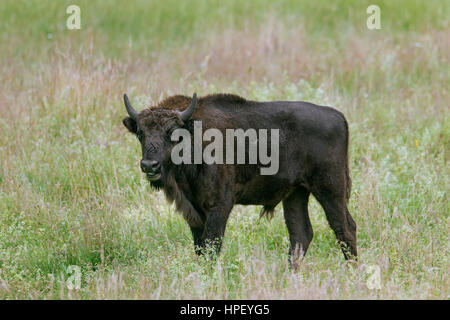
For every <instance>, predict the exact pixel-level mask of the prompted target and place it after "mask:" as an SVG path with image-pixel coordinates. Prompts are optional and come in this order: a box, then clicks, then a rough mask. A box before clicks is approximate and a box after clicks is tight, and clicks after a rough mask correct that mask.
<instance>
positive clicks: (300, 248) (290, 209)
mask: <svg viewBox="0 0 450 320" xmlns="http://www.w3.org/2000/svg"><path fill="white" fill-rule="evenodd" d="M308 199H309V191H308V190H306V189H305V188H301V187H300V188H298V189H296V190H295V191H294V192H293V193H291V194H290V195H289V196H288V197H287V198H286V199H284V200H283V211H284V219H285V222H286V227H287V229H288V232H289V240H290V243H291V244H290V249H289V262H290V265H291V267H292V269H294V270H296V269H297V267H298V260H299V259H300V258H301V257H303V256H304V255H305V254H306V251H307V250H308V247H309V244H310V242H311V240H312V237H313V229H312V226H311V221H310V220H309V215H308Z"/></svg>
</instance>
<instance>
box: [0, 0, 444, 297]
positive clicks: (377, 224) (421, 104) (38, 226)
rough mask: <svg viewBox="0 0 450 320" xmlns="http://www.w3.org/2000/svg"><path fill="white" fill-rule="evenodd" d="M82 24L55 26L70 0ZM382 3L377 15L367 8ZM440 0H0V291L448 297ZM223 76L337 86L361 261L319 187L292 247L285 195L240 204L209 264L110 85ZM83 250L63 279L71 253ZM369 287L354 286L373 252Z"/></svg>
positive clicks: (143, 94)
mask: <svg viewBox="0 0 450 320" xmlns="http://www.w3.org/2000/svg"><path fill="white" fill-rule="evenodd" d="M72 3H74V4H77V5H79V6H80V8H81V23H82V25H81V27H82V28H81V30H77V31H71V30H67V29H66V19H67V17H68V15H67V14H66V7H67V6H68V5H69V4H72ZM369 4H377V5H379V6H380V8H381V24H382V29H381V30H374V31H370V30H368V29H367V28H366V19H367V16H368V15H367V14H366V8H367V6H368V5H369ZM449 6H450V4H449V2H448V1H437V0H436V1H375V0H372V1H300V0H299V1H265V0H258V1H201V0H195V1H186V2H182V1H174V0H169V1H69V2H68V1H10V0H6V1H5V0H3V1H1V3H0V59H1V64H0V298H2V299H18V298H21V299H59V298H62V299H71V298H77V299H87V298H98V299H103V298H121V299H122V298H125V299H134V298H150V299H159V298H166V299H175V298H177V299H179V298H188V299H206V298H210V299H212V298H226V299H230V298H234V299H241V298H248V299H259V298H269V299H285V298H290V299H303V298H308V299H315V298H320V299H339V298H342V299H348V298H353V299H361V298H368V299H380V298H381V299H401V298H407V299H410V298H419V299H448V297H449V281H448V273H449V262H448V257H449V242H448V230H449V216H448V212H449V205H448V201H447V191H448V180H449V179H448V176H449V172H448V166H447V158H448V152H449V151H448V150H449V145H450V125H449V119H448V114H449V112H448V110H449V106H448V104H449V101H450V96H449V80H450V75H449V70H450V69H449V56H450V47H449V45H450V43H449V39H450V26H449V18H448V17H449V16H450V10H449ZM193 91H196V92H198V93H199V94H200V95H204V94H208V93H214V92H232V93H236V94H240V95H242V96H244V97H246V98H249V99H256V100H273V99H292V100H294V99H295V100H307V101H310V102H313V103H318V104H327V105H331V106H333V107H335V108H337V109H339V110H341V111H343V112H344V113H345V115H346V116H347V118H348V121H349V124H350V131H351V145H350V166H351V174H352V178H353V191H352V195H351V199H350V202H349V206H350V211H351V213H352V215H353V217H354V218H355V220H356V222H357V225H358V246H359V254H360V261H359V263H358V264H356V265H353V264H352V265H348V264H347V263H345V261H344V259H343V257H342V254H341V252H340V251H339V250H338V247H337V245H336V243H335V237H334V234H333V233H332V231H331V229H330V228H329V227H328V224H327V222H326V219H325V217H324V213H323V211H322V209H321V208H320V206H319V205H318V204H317V202H316V201H315V200H314V199H311V202H310V215H311V219H312V224H313V228H314V232H315V234H314V239H313V242H312V245H311V247H310V250H309V251H308V254H307V256H306V259H304V260H303V262H302V263H301V268H300V270H299V272H297V273H291V272H290V271H289V268H288V265H287V249H288V237H287V231H286V228H285V225H284V221H283V217H282V212H281V206H279V207H277V210H276V212H277V214H276V216H275V218H274V219H273V220H272V221H270V222H268V221H265V220H261V221H259V220H258V211H259V208H258V207H241V206H238V207H236V208H235V209H234V210H233V212H232V215H231V218H230V220H229V224H228V227H227V231H226V236H225V243H224V247H223V251H222V255H221V256H220V258H219V260H218V261H217V264H216V265H214V267H211V265H210V262H208V261H205V260H204V259H203V258H200V259H198V258H197V257H196V256H195V254H194V252H193V247H192V240H191V235H190V231H189V229H188V226H187V225H186V224H185V222H184V221H183V220H182V218H181V216H180V215H178V214H177V213H176V212H175V211H174V208H173V207H171V206H168V205H167V203H166V202H165V200H164V196H163V195H162V194H161V193H158V192H155V191H152V190H150V188H149V186H148V183H147V182H146V181H145V179H144V177H143V176H142V175H141V173H140V172H139V168H138V161H139V159H140V149H139V146H138V142H137V141H136V139H135V138H134V137H132V136H131V135H130V134H127V132H126V130H125V128H124V127H123V126H122V124H121V120H122V118H123V117H124V116H125V111H124V108H123V105H122V102H121V95H122V94H123V93H124V92H127V93H128V94H129V96H130V97H131V98H132V100H133V103H134V104H135V105H136V106H137V107H139V108H144V107H146V106H148V105H150V104H152V103H155V102H157V101H158V100H159V99H161V98H162V97H165V96H168V95H171V94H175V93H183V94H188V95H190V94H192V92H193ZM70 265H76V266H78V267H80V268H81V272H82V277H81V280H82V282H81V288H80V289H78V290H69V289H68V288H67V283H66V282H67V279H68V278H70V276H72V275H73V274H72V273H71V271H70V270H68V266H70ZM369 265H377V266H379V267H380V270H381V289H379V290H370V289H368V288H367V286H366V280H367V276H368V275H367V273H366V270H367V266H369Z"/></svg>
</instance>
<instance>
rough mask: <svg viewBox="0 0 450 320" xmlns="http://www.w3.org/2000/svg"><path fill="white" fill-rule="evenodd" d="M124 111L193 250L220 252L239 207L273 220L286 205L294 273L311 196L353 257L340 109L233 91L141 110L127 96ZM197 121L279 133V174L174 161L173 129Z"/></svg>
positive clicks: (309, 234)
mask: <svg viewBox="0 0 450 320" xmlns="http://www.w3.org/2000/svg"><path fill="white" fill-rule="evenodd" d="M125 106H126V109H127V112H128V114H129V115H130V117H128V118H125V119H124V121H123V123H124V125H125V126H126V127H127V128H128V130H129V131H131V132H132V133H134V134H136V135H137V136H138V138H139V140H140V142H141V146H142V152H143V154H142V158H143V161H144V160H146V161H150V160H151V161H153V162H155V161H156V163H158V166H159V165H160V167H161V169H160V170H161V171H160V178H159V179H158V180H151V179H149V181H150V184H151V185H152V187H153V188H155V189H157V190H159V189H162V190H163V191H164V193H165V195H166V198H167V200H168V201H169V202H171V203H172V202H174V203H175V205H176V208H177V210H178V211H180V212H181V213H182V215H183V217H184V219H185V220H186V222H187V223H188V225H189V226H190V228H191V231H192V235H193V238H194V245H195V251H196V253H198V254H201V253H203V252H204V248H205V246H206V245H207V244H211V245H212V246H213V249H214V250H215V252H217V253H218V252H219V251H220V247H221V242H222V238H223V236H224V234H225V228H226V223H227V220H228V217H229V214H230V212H231V209H232V208H233V206H234V205H235V204H243V205H249V204H252V205H262V206H263V210H262V212H261V215H262V216H263V215H264V216H268V217H271V216H272V215H273V211H274V208H275V207H276V206H277V204H279V203H280V202H282V204H283V211H284V218H285V222H286V226H287V229H288V233H289V238H290V249H289V257H290V262H291V266H292V267H294V268H296V266H297V262H298V259H299V258H301V257H303V256H304V254H305V253H306V251H307V250H308V247H309V244H310V242H311V240H312V238H313V229H312V226H311V223H310V220H309V215H308V200H309V196H310V195H311V194H313V195H314V197H315V198H316V199H317V200H318V202H319V203H320V204H321V206H322V207H323V209H324V211H325V214H326V217H327V220H328V222H329V224H330V226H331V228H332V229H333V231H334V232H335V234H336V237H337V239H338V241H339V244H340V246H341V248H342V251H343V252H344V256H345V258H346V259H353V258H354V259H356V256H357V247H356V224H355V221H354V220H353V218H352V217H351V215H350V213H349V211H348V208H347V200H348V198H349V196H350V188H351V180H350V174H349V168H348V144H349V132H348V124H347V121H346V119H345V117H344V115H343V114H342V113H341V112H339V111H337V110H335V109H333V108H330V107H324V106H317V105H314V104H311V103H307V102H300V101H274V102H256V101H248V100H246V99H244V98H241V97H238V96H235V95H229V94H215V95H209V96H205V97H202V98H200V99H198V101H197V99H196V96H195V95H194V97H193V98H192V99H191V98H189V97H186V96H180V95H177V96H172V97H169V98H167V99H165V100H163V101H162V102H160V103H159V104H158V105H157V106H153V107H150V108H148V109H146V110H143V111H141V112H139V113H138V112H137V111H136V110H134V109H133V108H132V107H131V104H130V103H129V101H128V99H127V98H126V96H125ZM194 120H201V121H202V124H203V128H204V129H205V130H206V129H208V128H216V129H219V130H220V131H221V132H222V133H224V132H225V130H226V129H227V128H229V129H230V128H231V129H238V128H242V129H244V130H247V129H249V128H253V129H255V130H258V129H279V135H280V136H279V139H280V146H279V170H278V172H277V173H276V174H275V175H271V176H269V175H268V176H265V175H261V174H260V170H259V169H260V168H261V164H260V163H258V164H210V165H207V164H204V163H203V164H180V165H175V164H173V163H172V162H171V159H170V150H171V149H172V148H173V145H174V142H171V141H170V138H168V137H170V132H172V130H173V129H174V128H185V129H187V130H188V131H189V132H190V133H191V134H192V133H193V121H194ZM150 145H151V146H152V148H149V146H150ZM153 146H157V147H153ZM247 159H248V155H247ZM158 174H159V173H158Z"/></svg>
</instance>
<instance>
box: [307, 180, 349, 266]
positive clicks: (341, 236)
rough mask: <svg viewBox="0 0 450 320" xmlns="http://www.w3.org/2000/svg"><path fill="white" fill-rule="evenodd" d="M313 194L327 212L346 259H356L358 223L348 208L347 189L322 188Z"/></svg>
mask: <svg viewBox="0 0 450 320" xmlns="http://www.w3.org/2000/svg"><path fill="white" fill-rule="evenodd" d="M313 194H314V196H315V197H316V198H317V200H318V201H319V203H320V205H321V206H322V207H323V209H324V210H325V214H326V216H327V220H328V223H329V224H330V227H331V228H332V229H333V231H334V233H335V235H336V238H337V240H338V241H339V245H340V247H341V249H342V252H343V253H344V257H345V259H346V260H349V259H356V257H357V255H358V253H357V249H356V223H355V221H354V220H353V218H352V216H351V215H350V212H349V211H348V208H347V201H346V199H345V188H344V187H342V188H332V189H331V188H322V189H321V190H318V191H313Z"/></svg>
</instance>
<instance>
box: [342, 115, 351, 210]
mask: <svg viewBox="0 0 450 320" xmlns="http://www.w3.org/2000/svg"><path fill="white" fill-rule="evenodd" d="M342 117H343V118H344V123H345V128H346V131H347V132H346V133H347V141H346V143H347V146H346V150H345V151H346V154H345V158H346V159H345V180H346V181H345V198H346V200H347V202H348V200H349V199H350V194H351V191H352V179H351V178H350V168H349V165H348V148H349V144H350V142H349V140H350V130H349V129H348V123H347V119H345V117H344V115H342Z"/></svg>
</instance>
